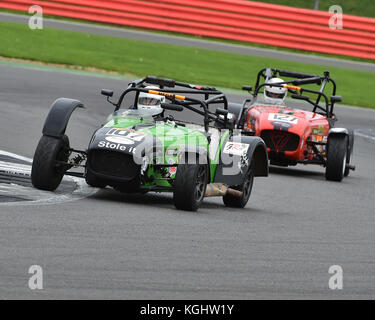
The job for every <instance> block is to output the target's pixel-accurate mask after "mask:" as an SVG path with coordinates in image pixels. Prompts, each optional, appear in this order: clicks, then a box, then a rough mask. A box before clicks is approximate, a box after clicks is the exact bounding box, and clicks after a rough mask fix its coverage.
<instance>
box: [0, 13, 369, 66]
mask: <svg viewBox="0 0 375 320" xmlns="http://www.w3.org/2000/svg"><path fill="white" fill-rule="evenodd" d="M28 20H29V16H26V15H18V14H9V13H4V12H0V21H6V22H16V23H22V24H27V23H28ZM43 26H45V27H50V28H55V29H62V30H70V31H79V32H84V33H92V34H99V35H105V36H111V37H117V38H126V39H135V40H142V41H149V42H156V43H165V44H173V45H179V46H185V47H193V48H200V49H209V50H215V51H224V52H231V53H239V54H244V55H249V56H253V57H264V58H275V59H282V60H288V61H294V62H303V63H310V64H317V65H323V66H327V67H340V68H347V69H353V70H362V71H370V72H375V64H374V63H366V62H358V61H350V60H345V59H338V58H329V57H323V56H315V55H312V54H300V53H293V52H286V51H282V50H273V49H265V48H256V47H252V46H246V45H236V44H231V43H224V42H218V41H210V40H203V39H196V38H192V37H184V36H173V35H170V34H161V33H155V32H146V31H139V30H132V29H125V28H116V27H110V26H102V25H95V24H88V23H80V22H71V21H63V20H55V19H46V18H44V19H43Z"/></svg>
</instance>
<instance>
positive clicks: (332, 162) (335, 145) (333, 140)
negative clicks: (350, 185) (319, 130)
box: [326, 135, 348, 181]
mask: <svg viewBox="0 0 375 320" xmlns="http://www.w3.org/2000/svg"><path fill="white" fill-rule="evenodd" d="M328 139H329V140H328V150H327V167H326V179H327V180H331V181H342V179H343V177H344V175H345V169H346V163H347V152H348V136H347V135H333V136H331V137H329V138H328Z"/></svg>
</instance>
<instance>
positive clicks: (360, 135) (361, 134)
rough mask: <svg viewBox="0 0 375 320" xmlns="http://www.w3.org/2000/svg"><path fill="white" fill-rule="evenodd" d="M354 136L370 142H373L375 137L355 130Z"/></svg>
mask: <svg viewBox="0 0 375 320" xmlns="http://www.w3.org/2000/svg"><path fill="white" fill-rule="evenodd" d="M354 134H355V135H356V136H359V137H362V138H366V139H370V140H372V141H375V136H373V135H369V134H366V133H363V132H361V131H358V130H355V131H354Z"/></svg>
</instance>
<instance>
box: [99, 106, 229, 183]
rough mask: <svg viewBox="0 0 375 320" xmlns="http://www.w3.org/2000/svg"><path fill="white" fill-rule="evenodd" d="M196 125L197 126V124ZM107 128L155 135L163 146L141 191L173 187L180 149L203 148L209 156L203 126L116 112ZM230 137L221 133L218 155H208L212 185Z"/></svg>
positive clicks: (147, 173)
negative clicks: (222, 151)
mask: <svg viewBox="0 0 375 320" xmlns="http://www.w3.org/2000/svg"><path fill="white" fill-rule="evenodd" d="M194 126H197V125H194ZM104 127H106V128H114V129H128V130H134V131H135V132H137V133H142V134H145V135H149V136H153V137H156V138H157V139H158V141H159V142H160V143H161V144H162V152H163V154H162V155H161V156H159V155H157V156H156V157H154V159H152V163H150V165H149V166H148V169H147V171H146V172H145V174H144V177H145V181H144V182H143V183H142V185H141V187H142V188H145V189H147V188H150V187H154V186H158V187H166V188H171V187H173V186H172V184H171V182H172V181H173V180H174V179H175V176H176V170H175V168H176V166H177V164H178V156H179V150H181V149H182V148H183V147H186V146H193V147H200V148H203V149H204V150H206V151H207V155H209V141H208V139H207V137H206V134H205V131H204V126H203V125H202V126H198V127H197V129H196V128H194V129H192V128H189V127H187V126H184V125H183V124H182V123H181V122H179V121H177V120H176V122H174V121H155V120H154V119H153V118H148V119H142V118H140V117H129V116H123V115H121V113H118V112H117V113H115V114H113V115H111V116H110V117H109V118H108V121H107V123H106V124H105V125H104ZM228 135H229V131H228V130H226V131H225V133H223V134H222V136H221V138H220V141H219V147H218V148H217V151H216V154H215V155H209V156H208V159H207V160H208V164H209V168H210V177H209V181H210V182H213V181H214V177H215V172H216V168H217V164H218V163H219V157H220V152H221V150H222V145H223V143H224V142H225V140H226V139H227V137H228ZM161 164H165V165H173V164H176V166H174V167H163V166H160V165H161Z"/></svg>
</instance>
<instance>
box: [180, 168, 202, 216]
mask: <svg viewBox="0 0 375 320" xmlns="http://www.w3.org/2000/svg"><path fill="white" fill-rule="evenodd" d="M207 177H208V168H207V165H197V164H179V165H178V166H177V173H176V179H175V185H174V190H173V201H174V205H175V206H176V208H177V209H180V210H187V211H197V210H198V208H199V206H200V204H201V203H202V201H203V198H204V194H205V192H206V187H207Z"/></svg>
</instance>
